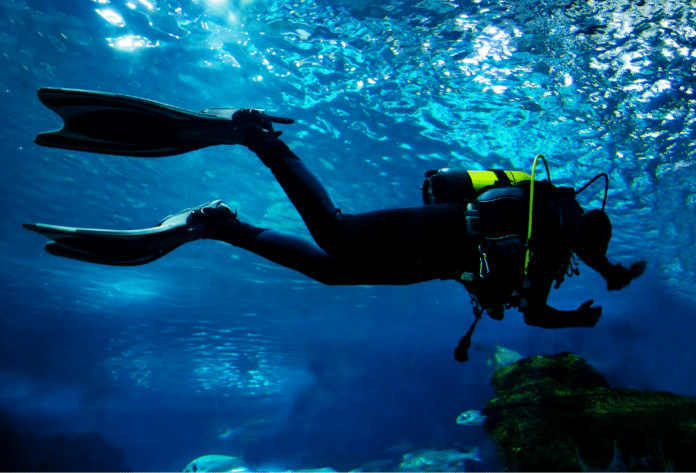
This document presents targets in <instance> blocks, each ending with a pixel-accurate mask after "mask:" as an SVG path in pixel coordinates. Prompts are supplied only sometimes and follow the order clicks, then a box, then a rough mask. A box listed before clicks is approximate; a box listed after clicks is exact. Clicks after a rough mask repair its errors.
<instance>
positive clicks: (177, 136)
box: [34, 88, 294, 158]
mask: <svg viewBox="0 0 696 473" xmlns="http://www.w3.org/2000/svg"><path fill="white" fill-rule="evenodd" d="M38 97H39V100H40V101H41V102H42V103H43V104H44V105H46V106H47V107H48V108H50V109H51V110H53V111H54V112H56V113H57V114H58V115H60V116H61V117H62V118H63V121H64V122H65V123H64V124H63V128H61V129H60V130H57V131H52V132H47V133H39V134H38V135H36V138H34V142H35V143H36V144H39V145H41V146H50V147H53V148H64V149H73V150H78V151H89V152H92V153H101V154H113V155H120V156H135V157H146V158H155V157H161V156H172V155H177V154H182V153H186V152H188V151H193V150H197V149H201V148H205V147H208V146H212V145H219V144H240V143H241V142H242V141H243V140H244V137H245V136H246V133H247V131H248V130H249V127H251V126H255V127H259V128H263V129H265V130H266V131H273V127H272V125H271V122H273V123H285V124H290V123H293V122H294V120H292V119H289V118H281V117H271V116H269V115H266V114H264V113H262V112H259V111H254V113H253V114H244V115H238V117H235V116H234V115H235V112H237V110H238V109H234V108H210V109H206V110H203V111H202V112H192V111H190V110H186V109H183V108H178V107H173V106H171V105H166V104H163V103H159V102H155V101H152V100H147V99H141V98H138V97H131V96H128V95H120V94H110V93H105V92H93V91H87V90H74V89H55V88H42V89H39V91H38ZM250 117H253V118H250Z"/></svg>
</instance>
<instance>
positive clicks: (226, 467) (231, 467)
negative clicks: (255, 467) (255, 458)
mask: <svg viewBox="0 0 696 473" xmlns="http://www.w3.org/2000/svg"><path fill="white" fill-rule="evenodd" d="M184 471H185V472H199V471H200V472H205V471H217V472H237V471H251V469H250V468H249V466H248V465H247V464H246V463H244V462H243V461H242V459H241V458H239V457H228V456H225V455H205V456H203V457H198V458H196V459H195V460H193V461H192V462H191V463H189V464H188V465H186V468H184Z"/></svg>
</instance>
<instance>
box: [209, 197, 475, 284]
mask: <svg viewBox="0 0 696 473" xmlns="http://www.w3.org/2000/svg"><path fill="white" fill-rule="evenodd" d="M344 218H345V222H346V227H345V228H346V229H347V234H346V235H343V236H337V237H336V238H335V241H334V242H333V243H332V245H331V246H333V250H334V251H333V252H330V251H326V250H325V249H322V248H320V247H319V246H317V245H316V244H314V243H310V242H308V241H306V240H304V239H302V238H298V237H295V236H292V235H287V234H284V233H280V232H275V231H271V230H268V229H265V228H260V227H255V226H253V225H249V224H247V223H243V222H240V221H239V220H238V219H237V218H233V219H232V218H230V219H226V220H222V221H219V222H218V223H215V224H214V225H210V226H208V227H206V230H205V235H204V238H209V239H214V240H219V241H224V242H227V243H230V244H232V245H234V246H238V247H240V248H244V249H246V250H249V251H252V252H254V253H256V254H257V255H259V256H262V257H264V258H266V259H269V260H270V261H273V262H275V263H278V264H280V265H282V266H285V267H287V268H290V269H294V270H296V271H299V272H301V273H303V274H305V275H307V276H309V277H310V278H312V279H315V280H317V281H319V282H322V283H324V284H330V285H336V284H346V285H351V284H413V283H417V282H422V281H428V280H432V279H438V278H439V279H451V278H452V277H454V276H455V272H456V262H458V261H462V258H463V254H464V252H465V251H466V245H465V244H464V243H465V238H466V235H465V231H464V222H463V218H462V211H461V209H459V208H458V207H457V206H455V205H452V204H438V205H431V206H427V207H417V208H413V209H394V210H380V211H376V212H368V213H365V214H358V215H345V216H344Z"/></svg>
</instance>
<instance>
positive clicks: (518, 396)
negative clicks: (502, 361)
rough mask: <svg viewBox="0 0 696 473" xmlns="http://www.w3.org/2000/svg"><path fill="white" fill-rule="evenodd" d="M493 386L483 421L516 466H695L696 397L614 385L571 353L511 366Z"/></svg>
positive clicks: (533, 468)
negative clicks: (492, 392)
mask: <svg viewBox="0 0 696 473" xmlns="http://www.w3.org/2000/svg"><path fill="white" fill-rule="evenodd" d="M491 385H492V386H493V388H495V390H496V393H497V397H496V398H495V399H492V400H491V401H489V402H488V403H487V404H486V407H485V408H484V409H483V414H485V415H486V416H488V417H487V419H486V422H485V424H484V428H485V430H486V434H487V435H488V438H489V439H490V440H491V442H493V444H494V445H495V446H496V449H497V450H498V454H499V455H500V457H501V459H502V461H503V462H504V464H505V465H506V466H507V468H509V469H511V470H518V471H581V470H585V471H587V470H596V471H602V470H603V471H608V470H607V468H612V469H617V470H626V471H647V470H660V471H665V470H667V471H679V470H682V471H694V470H696V453H695V452H696V398H693V397H689V396H677V395H675V394H672V393H667V392H646V391H637V390H632V389H610V388H609V387H608V384H607V382H606V380H605V379H604V377H603V376H602V375H601V374H600V373H599V372H598V371H597V370H595V369H594V368H593V367H592V366H591V365H589V364H588V363H587V362H586V361H585V360H583V359H582V358H580V357H577V356H575V355H573V354H571V353H559V354H557V355H540V356H534V357H530V358H524V359H522V360H519V361H517V362H516V363H514V364H512V365H509V366H504V367H502V368H499V369H498V370H496V371H495V372H494V373H493V376H492V378H491ZM615 471H616V470H615Z"/></svg>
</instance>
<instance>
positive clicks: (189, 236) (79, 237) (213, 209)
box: [22, 200, 236, 266]
mask: <svg viewBox="0 0 696 473" xmlns="http://www.w3.org/2000/svg"><path fill="white" fill-rule="evenodd" d="M235 217H236V215H235V214H234V213H232V211H231V210H230V209H229V207H227V205H225V204H224V203H222V202H221V201H219V200H216V201H213V202H210V203H209V204H204V205H201V206H198V207H194V208H192V209H186V210H182V211H181V212H179V213H177V214H174V215H171V216H169V217H167V218H165V219H164V220H162V221H161V222H160V223H159V224H157V226H155V227H152V228H145V229H142V230H101V229H94V228H73V227H65V226H60V225H46V224H43V223H24V224H22V226H23V227H24V228H26V229H27V230H31V231H33V232H36V233H39V234H41V235H43V236H45V237H47V238H49V239H50V240H51V241H49V242H48V243H46V246H45V249H46V251H47V252H49V253H50V254H52V255H56V256H63V257H66V258H72V259H76V260H81V261H88V262H90V263H98V264H107V265H112V266H137V265H141V264H145V263H149V262H151V261H154V260H156V259H158V258H161V257H162V256H164V255H166V254H167V253H169V252H170V251H172V250H174V249H176V248H178V247H179V246H181V245H183V244H184V243H187V242H190V241H194V240H198V239H200V238H203V228H204V227H205V225H206V224H207V223H209V222H211V221H213V220H217V221H219V220H221V219H225V218H235Z"/></svg>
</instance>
